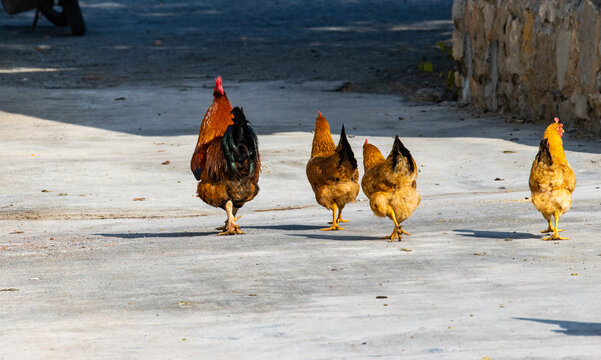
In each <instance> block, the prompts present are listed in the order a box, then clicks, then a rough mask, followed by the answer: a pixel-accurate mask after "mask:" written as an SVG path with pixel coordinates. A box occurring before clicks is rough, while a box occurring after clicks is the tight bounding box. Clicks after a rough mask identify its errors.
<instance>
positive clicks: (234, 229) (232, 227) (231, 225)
mask: <svg viewBox="0 0 601 360" xmlns="http://www.w3.org/2000/svg"><path fill="white" fill-rule="evenodd" d="M232 210H233V204H232V201H231V200H228V202H227V203H226V204H225V211H226V213H227V220H226V221H225V224H226V225H225V226H224V229H223V230H226V231H224V232H220V233H219V235H242V234H244V232H243V231H242V230H240V226H239V225H238V224H236V220H237V219H236V217H235V216H234V214H233V213H232ZM218 230H221V229H218Z"/></svg>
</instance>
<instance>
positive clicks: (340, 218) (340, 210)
mask: <svg viewBox="0 0 601 360" xmlns="http://www.w3.org/2000/svg"><path fill="white" fill-rule="evenodd" d="M349 221H350V220H344V219H343V218H342V209H339V210H338V220H336V222H339V223H347V222H349ZM331 223H332V222H331V221H328V224H331Z"/></svg>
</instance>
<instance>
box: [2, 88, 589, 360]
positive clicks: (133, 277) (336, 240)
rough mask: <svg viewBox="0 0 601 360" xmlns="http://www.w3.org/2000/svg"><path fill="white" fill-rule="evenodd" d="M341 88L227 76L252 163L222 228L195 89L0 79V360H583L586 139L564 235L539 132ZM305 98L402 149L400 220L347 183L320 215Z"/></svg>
mask: <svg viewBox="0 0 601 360" xmlns="http://www.w3.org/2000/svg"><path fill="white" fill-rule="evenodd" d="M338 85H340V84H339V83H330V82H304V83H301V84H299V83H292V82H285V81H279V82H246V83H232V82H231V81H229V80H228V79H227V78H226V79H225V80H224V86H225V88H226V91H227V92H228V95H229V98H230V100H231V101H232V103H233V104H235V105H240V106H243V107H244V110H245V113H246V114H247V117H248V118H249V119H250V121H251V122H252V123H253V124H254V126H255V128H256V130H257V132H258V133H259V140H260V149H261V154H262V160H263V164H264V165H263V173H262V175H261V180H260V185H261V192H260V193H259V195H258V197H257V198H256V199H255V200H254V201H252V202H250V203H248V204H246V205H245V206H244V207H243V208H242V210H241V211H240V214H241V215H242V218H241V219H240V221H239V224H240V225H241V226H242V228H243V230H245V231H246V233H247V234H246V235H244V236H233V237H219V236H216V235H215V231H214V230H213V228H214V227H215V226H218V225H221V224H222V223H223V220H224V218H225V215H224V213H223V212H222V211H220V210H218V209H214V208H210V207H209V206H207V205H206V204H203V203H202V202H201V201H200V200H199V199H197V198H195V197H194V192H195V181H194V178H193V176H192V174H191V173H190V171H189V168H188V162H189V157H190V154H191V152H192V150H193V147H194V144H195V141H196V132H197V130H198V126H199V124H200V120H201V118H202V115H203V114H204V111H205V109H206V107H207V106H208V105H209V103H210V101H211V84H210V83H207V82H203V81H198V80H188V81H186V82H184V83H182V84H180V86H178V87H161V86H156V87H153V86H134V85H132V86H121V87H118V88H101V89H79V90H73V89H55V90H52V91H48V90H46V89H37V88H30V89H27V91H20V90H19V89H16V88H14V87H8V86H0V94H1V95H2V96H1V97H0V99H1V101H2V103H1V110H0V119H1V121H2V131H0V143H1V144H2V146H1V147H0V168H1V169H2V171H1V172H0V189H2V191H1V192H0V290H3V291H0V304H1V306H0V319H1V321H0V358H1V359H17V358H23V359H54V358H56V359H64V358H86V359H96V358H98V359H100V358H110V357H112V358H138V359H142V358H144V359H147V358H156V359H168V358H170V359H189V358H269V359H272V358H286V359H307V358H310V359H337V358H371V357H381V358H407V359H432V358H436V359H486V358H490V359H596V358H598V357H599V354H601V311H600V310H599V309H600V308H599V293H600V290H601V285H600V284H601V282H600V280H601V273H600V270H601V244H600V242H599V236H598V233H599V231H600V230H601V225H600V221H599V220H600V219H601V216H600V215H599V206H600V203H601V189H600V187H601V184H600V183H599V178H600V174H601V157H600V155H599V149H600V147H599V144H598V143H596V142H591V141H588V140H580V139H577V138H574V137H573V136H571V134H570V133H567V134H566V135H565V137H564V141H565V143H566V150H567V156H568V159H569V161H570V163H571V164H572V166H573V168H574V169H575V172H576V175H577V179H578V186H577V188H576V192H575V193H574V206H573V208H572V210H571V211H569V212H568V213H567V214H566V215H565V216H564V217H562V219H561V222H560V224H561V226H562V228H564V229H565V232H564V233H563V234H564V235H565V236H569V237H570V238H571V239H572V240H569V241H558V242H545V241H542V240H541V235H540V234H539V231H540V230H542V229H543V228H545V227H546V224H545V222H544V220H543V218H542V216H541V215H540V214H539V213H538V212H537V211H536V210H535V209H534V208H533V206H532V205H531V204H530V203H529V201H528V200H527V199H526V197H528V196H529V192H528V186H527V181H528V173H529V169H530V164H531V161H532V159H533V158H534V156H535V154H536V151H537V144H538V142H539V139H540V136H541V134H542V132H543V130H544V129H543V127H541V126H534V125H530V124H515V123H505V122H503V121H502V120H501V119H499V118H498V117H486V118H474V117H472V116H470V115H469V114H466V113H461V112H460V113H458V112H456V110H455V106H454V104H453V103H448V104H446V103H443V104H440V105H439V106H433V105H415V104H408V103H405V102H403V101H402V99H400V98H398V97H394V96H389V95H364V94H351V93H339V92H330V91H324V90H328V89H333V88H335V87H336V86H338ZM184 90H185V91H184ZM32 98H35V99H40V100H41V101H40V102H39V103H32V102H31V99H32ZM118 98H125V99H123V100H115V99H118ZM318 109H319V110H320V111H322V113H323V114H324V115H325V116H326V117H327V118H328V120H329V121H330V123H331V126H332V128H333V129H335V130H336V132H337V131H339V129H340V126H341V125H342V123H344V124H345V125H346V127H347V129H348V133H349V134H351V136H353V137H351V138H350V139H349V140H350V143H351V145H352V146H353V148H354V149H355V152H356V155H357V157H358V159H359V160H361V145H362V144H363V142H364V140H365V138H368V139H369V140H370V142H372V143H374V144H376V145H378V146H380V148H381V149H382V150H383V151H384V152H388V151H389V149H390V146H391V145H392V139H393V137H394V134H395V133H396V134H399V136H401V138H402V139H403V141H404V142H405V144H406V145H407V147H408V148H409V149H410V150H411V151H412V153H413V155H414V157H415V159H416V161H417V164H418V165H419V168H420V174H419V178H418V189H419V191H420V192H421V194H422V203H421V205H420V207H419V208H418V209H417V211H416V212H415V214H414V215H413V216H412V217H411V218H410V219H409V220H408V221H407V222H406V223H405V228H406V229H407V230H408V231H409V232H411V233H412V235H411V236H406V237H405V238H404V240H403V241H402V242H400V243H399V242H396V243H389V242H387V241H384V240H381V239H379V237H380V236H383V235H387V234H389V233H390V231H391V223H390V221H389V220H387V219H379V218H376V217H375V216H373V214H372V213H371V211H370V209H369V206H368V204H367V202H366V199H365V196H364V195H363V194H362V193H360V195H359V197H358V200H357V202H355V203H353V204H351V205H349V206H348V207H347V209H345V214H346V215H345V217H346V218H349V219H350V220H351V222H350V223H348V224H345V228H346V230H344V231H340V232H321V231H319V228H321V227H323V226H324V224H325V222H326V221H327V220H328V219H329V213H328V212H327V211H326V210H325V209H323V208H321V207H319V206H318V205H317V204H316V203H315V201H314V198H313V194H312V192H311V189H310V186H309V184H308V182H307V181H306V179H305V175H304V166H305V164H306V161H307V159H308V157H309V152H310V144H311V138H312V134H311V130H312V128H313V122H314V119H315V113H316V111H317V110H318ZM400 118H402V119H403V120H400ZM335 138H336V136H335ZM167 160H168V161H170V163H169V164H167V165H162V163H163V162H165V161H167ZM360 170H361V173H362V169H360ZM497 178H498V179H499V180H495V179H497ZM43 190H46V192H42V191H43ZM134 198H145V200H144V201H134ZM405 250H411V251H405ZM10 289H12V290H15V291H5V290H10ZM381 296H386V297H387V298H382V299H381V298H377V297H381Z"/></svg>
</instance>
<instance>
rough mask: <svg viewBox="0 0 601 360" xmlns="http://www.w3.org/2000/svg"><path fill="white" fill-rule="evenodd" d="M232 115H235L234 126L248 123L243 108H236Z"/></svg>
mask: <svg viewBox="0 0 601 360" xmlns="http://www.w3.org/2000/svg"><path fill="white" fill-rule="evenodd" d="M232 115H234V124H240V125H243V124H245V123H247V122H248V121H247V120H246V116H245V115H244V110H243V109H242V108H241V107H238V106H236V107H235V108H233V109H232Z"/></svg>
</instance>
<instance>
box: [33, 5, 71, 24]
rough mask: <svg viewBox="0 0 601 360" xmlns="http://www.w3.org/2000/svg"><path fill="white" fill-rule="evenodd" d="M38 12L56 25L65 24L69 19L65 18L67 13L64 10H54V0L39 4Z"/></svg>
mask: <svg viewBox="0 0 601 360" xmlns="http://www.w3.org/2000/svg"><path fill="white" fill-rule="evenodd" d="M40 12H41V13H42V15H44V17H45V18H46V19H48V21H50V22H51V23H53V24H54V25H56V26H67V25H69V21H68V20H67V14H65V12H64V11H56V10H55V9H54V1H53V0H47V1H44V2H43V3H41V4H40Z"/></svg>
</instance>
